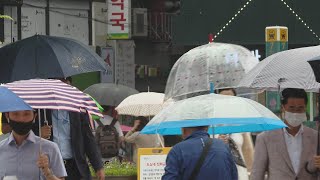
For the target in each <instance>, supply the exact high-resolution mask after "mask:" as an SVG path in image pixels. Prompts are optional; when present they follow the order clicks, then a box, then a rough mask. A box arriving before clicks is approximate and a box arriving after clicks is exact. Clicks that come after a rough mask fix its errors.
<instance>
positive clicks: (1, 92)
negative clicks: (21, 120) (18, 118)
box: [0, 86, 32, 112]
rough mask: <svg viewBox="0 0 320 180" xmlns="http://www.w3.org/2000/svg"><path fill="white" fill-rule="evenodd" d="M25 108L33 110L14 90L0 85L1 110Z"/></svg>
mask: <svg viewBox="0 0 320 180" xmlns="http://www.w3.org/2000/svg"><path fill="white" fill-rule="evenodd" d="M24 110H32V108H31V106H29V105H28V104H27V103H25V102H24V101H23V100H22V99H21V98H19V97H18V96H17V95H16V94H14V93H13V92H12V91H10V90H9V89H7V88H6V87H2V86H0V112H11V111H24Z"/></svg>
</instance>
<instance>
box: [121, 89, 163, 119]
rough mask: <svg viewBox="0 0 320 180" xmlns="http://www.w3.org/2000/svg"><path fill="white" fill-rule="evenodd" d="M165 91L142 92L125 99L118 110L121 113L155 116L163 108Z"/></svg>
mask: <svg viewBox="0 0 320 180" xmlns="http://www.w3.org/2000/svg"><path fill="white" fill-rule="evenodd" d="M163 99H164V94H163V93H156V92H142V93H139V94H134V95H131V96H129V97H127V98H126V99H124V100H123V101H122V102H121V103H120V104H119V106H118V107H116V111H117V112H118V114H120V115H130V116H154V115H156V114H158V113H159V112H160V111H161V110H162V109H163V107H164V106H163Z"/></svg>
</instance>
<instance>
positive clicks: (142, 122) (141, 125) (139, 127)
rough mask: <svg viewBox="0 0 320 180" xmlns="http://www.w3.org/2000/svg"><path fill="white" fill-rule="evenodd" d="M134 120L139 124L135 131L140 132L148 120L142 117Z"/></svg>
mask: <svg viewBox="0 0 320 180" xmlns="http://www.w3.org/2000/svg"><path fill="white" fill-rule="evenodd" d="M136 120H140V124H139V126H138V127H137V131H141V130H142V129H143V128H144V127H145V126H146V125H147V124H148V122H149V120H148V119H147V118H146V117H144V116H138V117H137V118H136Z"/></svg>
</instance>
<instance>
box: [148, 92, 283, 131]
mask: <svg viewBox="0 0 320 180" xmlns="http://www.w3.org/2000/svg"><path fill="white" fill-rule="evenodd" d="M195 126H212V127H214V128H210V129H209V133H211V134H229V133H241V132H259V131H269V130H274V129H280V128H284V127H286V125H285V124H284V123H283V122H282V121H281V120H280V119H279V118H278V117H277V116H276V115H275V114H273V113H272V112H271V111H270V110H269V109H267V108H266V107H264V106H263V105H261V104H259V103H258V102H255V101H252V100H250V99H246V98H241V97H236V96H225V95H217V94H208V95H201V96H196V97H193V98H189V99H185V100H182V101H178V102H176V103H174V104H171V105H169V106H168V107H166V108H165V109H164V110H162V111H161V112H160V113H159V114H157V115H156V116H155V117H154V118H152V119H151V121H150V122H149V123H148V124H147V125H146V126H145V127H144V128H143V130H142V133H143V134H162V135H175V134H181V128H182V127H195ZM212 129H214V132H212Z"/></svg>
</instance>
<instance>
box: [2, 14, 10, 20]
mask: <svg viewBox="0 0 320 180" xmlns="http://www.w3.org/2000/svg"><path fill="white" fill-rule="evenodd" d="M0 19H9V20H13V19H12V17H10V16H8V15H0Z"/></svg>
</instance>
